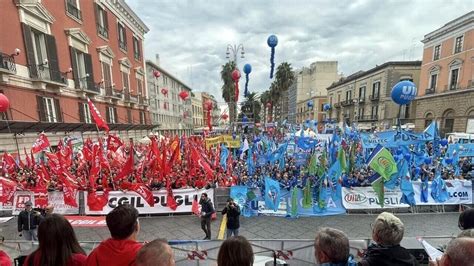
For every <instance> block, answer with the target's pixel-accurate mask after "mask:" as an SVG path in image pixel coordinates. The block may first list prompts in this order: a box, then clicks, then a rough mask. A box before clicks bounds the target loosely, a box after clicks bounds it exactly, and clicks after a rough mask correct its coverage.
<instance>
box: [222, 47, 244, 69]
mask: <svg viewBox="0 0 474 266" xmlns="http://www.w3.org/2000/svg"><path fill="white" fill-rule="evenodd" d="M239 51H240V58H245V56H244V55H245V50H244V45H243V44H239V45H236V44H234V45H231V44H228V45H227V51H226V53H225V54H226V56H225V58H227V59H230V54H231V53H232V56H233V58H234V60H233V61H234V62H235V64H236V65H237V55H238V54H239Z"/></svg>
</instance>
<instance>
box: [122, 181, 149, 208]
mask: <svg viewBox="0 0 474 266" xmlns="http://www.w3.org/2000/svg"><path fill="white" fill-rule="evenodd" d="M122 188H124V189H128V190H132V191H135V192H137V193H138V195H140V196H141V197H142V198H144V199H145V201H146V202H147V203H148V205H150V207H154V206H155V198H153V193H152V192H151V191H150V189H148V188H147V187H146V186H145V185H144V184H138V183H134V184H132V183H129V182H124V183H123V186H122Z"/></svg>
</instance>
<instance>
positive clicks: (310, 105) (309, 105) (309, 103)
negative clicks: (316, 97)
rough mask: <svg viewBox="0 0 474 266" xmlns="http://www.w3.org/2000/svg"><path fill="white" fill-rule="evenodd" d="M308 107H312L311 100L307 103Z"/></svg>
mask: <svg viewBox="0 0 474 266" xmlns="http://www.w3.org/2000/svg"><path fill="white" fill-rule="evenodd" d="M307 105H308V107H309V108H312V107H313V101H312V100H309V101H308V103H307Z"/></svg>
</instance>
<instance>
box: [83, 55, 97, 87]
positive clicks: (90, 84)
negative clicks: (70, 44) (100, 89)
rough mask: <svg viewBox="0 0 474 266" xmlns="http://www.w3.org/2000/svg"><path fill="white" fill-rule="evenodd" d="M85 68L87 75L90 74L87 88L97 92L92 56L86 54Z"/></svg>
mask: <svg viewBox="0 0 474 266" xmlns="http://www.w3.org/2000/svg"><path fill="white" fill-rule="evenodd" d="M84 66H85V68H86V73H87V74H89V77H87V88H88V89H89V90H90V91H96V88H95V82H94V71H93V69H92V57H91V55H90V54H84Z"/></svg>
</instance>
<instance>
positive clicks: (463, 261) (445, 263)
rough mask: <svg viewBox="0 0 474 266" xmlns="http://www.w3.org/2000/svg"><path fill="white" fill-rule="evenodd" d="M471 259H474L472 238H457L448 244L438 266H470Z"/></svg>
mask: <svg viewBox="0 0 474 266" xmlns="http://www.w3.org/2000/svg"><path fill="white" fill-rule="evenodd" d="M472 258H474V238H471V237H458V238H455V239H453V240H451V242H449V244H448V247H447V248H446V251H445V252H444V255H443V256H442V257H441V260H440V262H439V265H440V266H456V265H472Z"/></svg>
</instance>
